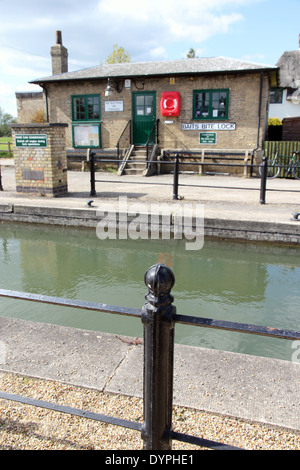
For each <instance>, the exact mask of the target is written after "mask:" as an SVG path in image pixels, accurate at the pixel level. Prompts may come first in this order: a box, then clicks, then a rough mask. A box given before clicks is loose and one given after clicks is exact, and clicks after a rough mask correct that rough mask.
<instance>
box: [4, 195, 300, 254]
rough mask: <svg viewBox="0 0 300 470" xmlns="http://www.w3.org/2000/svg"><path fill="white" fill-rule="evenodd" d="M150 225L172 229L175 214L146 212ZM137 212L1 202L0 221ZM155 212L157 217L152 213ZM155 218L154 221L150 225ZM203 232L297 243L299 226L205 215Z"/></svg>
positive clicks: (79, 223) (78, 221)
mask: <svg viewBox="0 0 300 470" xmlns="http://www.w3.org/2000/svg"><path fill="white" fill-rule="evenodd" d="M145 215H146V216H147V221H148V224H149V229H150V228H151V226H150V222H151V223H153V222H152V221H153V220H155V221H157V220H158V221H159V222H158V229H159V230H160V232H161V231H162V230H163V228H164V224H167V227H170V231H171V233H172V232H174V227H175V225H176V223H177V216H176V214H173V213H171V212H170V213H169V214H166V215H164V216H163V217H162V216H161V213H160V212H159V213H156V214H155V213H154V214H153V213H151V214H150V212H148V213H145ZM136 216H137V214H136V213H132V212H131V211H128V212H124V213H121V212H118V211H117V209H116V212H111V213H109V212H108V213H105V212H102V214H100V213H99V212H98V210H97V208H95V207H90V208H83V207H80V208H78V207H77V208H74V207H61V206H60V205H57V206H44V205H33V204H17V203H13V204H9V203H0V221H1V220H2V221H7V222H23V223H32V224H39V223H41V224H49V225H62V226H71V227H72V226H76V227H90V228H95V227H96V226H97V223H98V222H100V221H101V220H103V219H104V218H105V220H106V221H108V220H114V221H116V222H117V224H119V223H120V224H125V225H126V224H127V226H128V225H129V224H130V223H131V222H132V221H133V220H134V219H135V218H136ZM153 216H157V217H153ZM156 223H157V222H154V224H153V225H152V227H154V226H155V224H156ZM184 224H185V229H186V230H190V231H194V230H195V228H196V227H200V226H201V220H199V219H197V218H196V217H195V216H192V217H191V218H188V219H187V220H185V221H184ZM203 227H204V235H206V236H209V237H212V238H221V239H237V240H247V241H265V242H273V243H289V244H296V245H298V244H299V243H300V230H299V223H297V221H294V222H290V223H283V222H280V221H279V222H273V221H260V220H252V221H251V220H242V219H238V220H237V219H220V218H211V217H204V224H203Z"/></svg>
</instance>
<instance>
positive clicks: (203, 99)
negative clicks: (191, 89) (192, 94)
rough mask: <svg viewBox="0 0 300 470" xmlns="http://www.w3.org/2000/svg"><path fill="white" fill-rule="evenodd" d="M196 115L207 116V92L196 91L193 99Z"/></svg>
mask: <svg viewBox="0 0 300 470" xmlns="http://www.w3.org/2000/svg"><path fill="white" fill-rule="evenodd" d="M195 113H196V117H207V116H208V113H209V93H206V92H202V93H196V100H195Z"/></svg>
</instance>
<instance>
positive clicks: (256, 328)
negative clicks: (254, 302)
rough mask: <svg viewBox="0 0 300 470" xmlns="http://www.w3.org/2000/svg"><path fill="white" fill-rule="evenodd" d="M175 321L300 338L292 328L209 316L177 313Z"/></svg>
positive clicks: (241, 331)
mask: <svg viewBox="0 0 300 470" xmlns="http://www.w3.org/2000/svg"><path fill="white" fill-rule="evenodd" d="M174 321H175V322H176V323H181V324H184V325H194V326H200V327H204V328H215V329H218V330H227V331H235V332H238V333H249V334H254V335H259V336H270V337H273V338H280V339H290V340H295V339H300V332H299V331H293V330H280V329H278V328H272V327H268V326H260V325H251V324H247V323H237V322H230V321H223V320H213V319H211V318H201V317H192V316H188V315H178V314H176V315H175V317H174Z"/></svg>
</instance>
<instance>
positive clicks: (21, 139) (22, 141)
mask: <svg viewBox="0 0 300 470" xmlns="http://www.w3.org/2000/svg"><path fill="white" fill-rule="evenodd" d="M15 142H16V147H47V134H16V135H15Z"/></svg>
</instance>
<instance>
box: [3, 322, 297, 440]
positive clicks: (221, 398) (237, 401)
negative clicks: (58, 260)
mask: <svg viewBox="0 0 300 470" xmlns="http://www.w3.org/2000/svg"><path fill="white" fill-rule="evenodd" d="M133 340H134V338H130V337H119V336H117V335H113V334H108V333H102V332H97V331H91V330H83V329H75V328H70V327H64V326H58V325H52V324H46V323H39V322H31V321H27V320H19V319H13V318H7V317H0V341H1V344H2V346H3V345H4V350H5V360H3V357H2V361H1V362H2V363H1V362H0V373H12V374H17V375H23V376H29V377H33V378H39V379H43V380H50V381H57V382H60V383H64V384H69V385H72V386H78V387H84V388H88V389H95V390H99V391H102V392H105V393H111V394H118V395H125V396H135V397H139V398H141V397H142V395H143V391H142V387H143V345H142V344H140V342H139V343H138V344H136V342H134V341H133ZM2 349H3V348H2ZM2 356H3V355H2ZM299 391H300V364H299V363H294V362H289V361H282V360H278V359H270V358H262V357H257V356H250V355H245V354H237V353H232V352H226V351H219V350H210V349H206V348H201V347H195V346H184V345H180V344H176V345H175V354H174V404H175V405H179V406H185V407H188V408H193V409H197V410H201V411H204V412H208V413H213V414H217V415H222V416H230V417H234V418H237V419H242V420H245V421H248V422H254V423H260V424H266V425H268V426H271V427H276V428H283V429H286V430H289V431H292V432H295V433H297V434H298V433H300V418H299V412H298V410H299V405H300V394H299ZM41 399H42V397H41Z"/></svg>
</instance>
